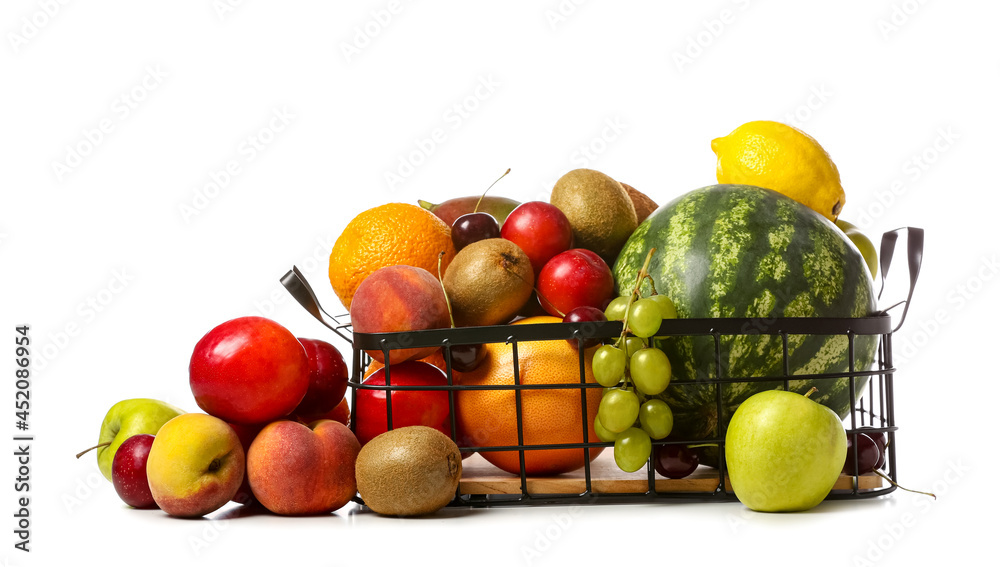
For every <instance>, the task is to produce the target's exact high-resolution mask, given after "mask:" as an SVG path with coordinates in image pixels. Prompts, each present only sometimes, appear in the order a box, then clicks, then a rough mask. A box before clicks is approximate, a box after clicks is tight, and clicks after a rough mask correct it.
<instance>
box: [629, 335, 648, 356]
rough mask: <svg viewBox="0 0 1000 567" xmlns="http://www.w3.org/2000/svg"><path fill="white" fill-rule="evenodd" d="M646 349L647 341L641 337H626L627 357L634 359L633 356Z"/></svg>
mask: <svg viewBox="0 0 1000 567" xmlns="http://www.w3.org/2000/svg"><path fill="white" fill-rule="evenodd" d="M642 348H646V341H645V340H643V339H640V338H639V337H625V356H626V357H628V358H632V355H633V354H635V352H636V351H637V350H639V349H642Z"/></svg>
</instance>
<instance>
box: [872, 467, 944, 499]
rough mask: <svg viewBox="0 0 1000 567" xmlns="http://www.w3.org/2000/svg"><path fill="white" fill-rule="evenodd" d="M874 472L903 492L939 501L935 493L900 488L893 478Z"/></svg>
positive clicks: (880, 472)
mask: <svg viewBox="0 0 1000 567" xmlns="http://www.w3.org/2000/svg"><path fill="white" fill-rule="evenodd" d="M872 472H874V473H875V474H877V475H879V476H880V477H882V478H884V479H885V480H887V481H889V484H891V485H893V486H895V487H896V488H902V489H903V490H905V491H907V492H914V493H916V494H923V495H924V496H930V497H931V498H933V499H935V500H937V496H936V495H935V494H934V493H933V492H921V491H919V490H913V489H910V488H906V487H905V486H900V485H898V484H896V483H895V482H894V481H893V480H892V479H891V478H889V477H887V476H886V475H885V474H883V473H882V471H879V470H875V471H872Z"/></svg>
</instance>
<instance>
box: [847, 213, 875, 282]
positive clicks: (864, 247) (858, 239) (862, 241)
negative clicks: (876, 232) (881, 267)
mask: <svg viewBox="0 0 1000 567" xmlns="http://www.w3.org/2000/svg"><path fill="white" fill-rule="evenodd" d="M837 226H838V227H839V228H840V230H843V231H844V234H845V235H847V237H848V238H850V239H851V242H853V243H854V245H855V246H857V247H858V251H859V252H861V255H862V256H864V257H865V263H866V264H868V270H869V271H870V272H871V273H872V279H874V278H876V277H878V252H877V251H876V250H875V245H874V244H872V241H871V240H869V239H868V237H867V236H865V234H864V233H863V232H861V230H860V229H858V227H856V226H854V225H853V224H851V223H849V222H847V221H845V220H840V219H837Z"/></svg>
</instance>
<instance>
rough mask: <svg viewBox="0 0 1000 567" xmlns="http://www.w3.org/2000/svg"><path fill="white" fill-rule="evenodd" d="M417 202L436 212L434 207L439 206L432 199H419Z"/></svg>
mask: <svg viewBox="0 0 1000 567" xmlns="http://www.w3.org/2000/svg"><path fill="white" fill-rule="evenodd" d="M417 204H418V205H420V206H421V207H423V208H425V209H427V210H428V211H431V212H434V209H436V208H437V205H436V204H434V203H432V202H430V201H425V200H423V199H417Z"/></svg>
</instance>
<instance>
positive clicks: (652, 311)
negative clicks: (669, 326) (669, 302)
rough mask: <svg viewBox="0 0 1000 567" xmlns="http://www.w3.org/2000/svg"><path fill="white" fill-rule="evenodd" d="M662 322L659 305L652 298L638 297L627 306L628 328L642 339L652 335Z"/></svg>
mask: <svg viewBox="0 0 1000 567" xmlns="http://www.w3.org/2000/svg"><path fill="white" fill-rule="evenodd" d="M662 322H663V312H662V310H661V309H660V305H659V304H658V303H657V302H655V301H653V300H652V299H647V298H643V299H640V300H638V301H636V302H634V303H632V306H631V307H629V310H628V328H629V330H630V331H631V332H632V334H633V335H635V336H637V337H641V338H643V339H645V338H649V337H652V336H653V335H655V334H656V331H659V330H660V323H662Z"/></svg>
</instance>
